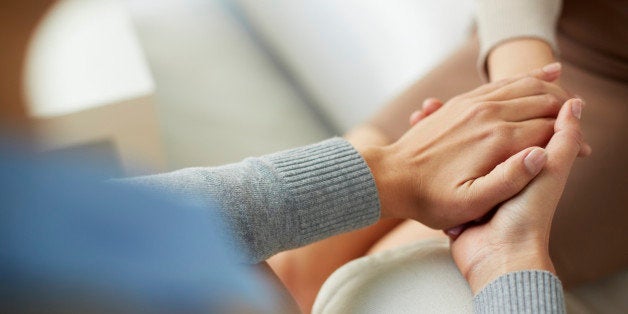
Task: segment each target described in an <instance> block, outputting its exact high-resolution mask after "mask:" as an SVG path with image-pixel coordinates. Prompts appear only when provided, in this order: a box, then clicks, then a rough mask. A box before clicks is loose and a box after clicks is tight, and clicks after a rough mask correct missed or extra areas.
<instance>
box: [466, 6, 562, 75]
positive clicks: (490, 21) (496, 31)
mask: <svg viewBox="0 0 628 314" xmlns="http://www.w3.org/2000/svg"><path fill="white" fill-rule="evenodd" d="M476 2H477V7H476V22H477V27H478V36H479V39H480V55H479V58H478V68H479V70H480V73H481V74H482V75H483V77H484V78H486V58H487V57H488V54H489V53H490V51H491V50H492V49H493V48H495V47H496V46H497V45H499V44H500V43H503V42H505V41H507V40H510V39H513V38H522V37H527V38H538V39H541V40H543V41H545V42H547V43H548V44H549V45H550V46H551V47H552V49H553V50H554V52H555V53H558V45H557V44H556V25H557V23H558V18H559V16H560V11H561V8H562V1H561V0H476Z"/></svg>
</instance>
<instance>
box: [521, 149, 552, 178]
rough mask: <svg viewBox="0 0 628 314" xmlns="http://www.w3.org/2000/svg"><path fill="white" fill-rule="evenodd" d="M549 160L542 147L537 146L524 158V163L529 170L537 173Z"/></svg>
mask: <svg viewBox="0 0 628 314" xmlns="http://www.w3.org/2000/svg"><path fill="white" fill-rule="evenodd" d="M546 161H547V153H546V152H545V150H544V149H542V148H535V149H533V150H532V151H531V152H529V153H528V156H526V158H525V159H524V160H523V163H524V164H525V165H526V168H528V171H530V173H532V174H537V173H539V171H541V169H543V166H545V162H546Z"/></svg>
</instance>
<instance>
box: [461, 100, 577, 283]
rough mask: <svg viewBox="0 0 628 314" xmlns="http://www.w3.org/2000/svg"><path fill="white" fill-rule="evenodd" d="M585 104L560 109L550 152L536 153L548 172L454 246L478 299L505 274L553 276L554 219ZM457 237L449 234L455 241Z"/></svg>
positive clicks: (468, 229) (539, 150)
mask: <svg viewBox="0 0 628 314" xmlns="http://www.w3.org/2000/svg"><path fill="white" fill-rule="evenodd" d="M581 110H582V101H581V100H579V99H572V100H570V101H569V102H567V103H566V104H565V105H564V106H563V108H562V109H561V111H560V113H559V116H558V118H557V120H556V126H555V133H554V135H553V136H552V138H551V140H550V142H549V144H548V145H547V148H546V149H545V150H543V149H542V148H534V149H533V153H534V154H535V156H536V158H538V163H539V164H543V163H546V164H545V167H544V169H543V171H542V172H541V173H540V174H539V175H538V176H537V177H536V178H535V179H534V180H533V181H532V182H531V183H530V184H529V185H528V186H527V187H526V188H525V189H524V190H523V191H522V192H521V193H520V194H518V195H517V196H515V197H514V198H512V199H510V200H508V201H507V202H505V203H504V204H502V205H500V206H499V208H498V209H497V210H496V212H495V214H494V216H493V217H492V218H490V220H489V221H488V222H486V223H484V224H479V225H477V224H476V225H467V226H466V229H465V230H464V231H462V233H461V234H460V235H459V236H458V237H457V239H455V240H454V241H453V243H452V246H451V250H452V256H453V258H454V261H455V262H456V264H457V265H458V268H459V269H460V271H461V273H462V274H463V275H464V276H465V278H466V279H467V280H468V281H469V284H470V286H471V289H472V290H473V292H474V293H477V292H479V291H480V290H481V289H482V288H483V287H484V286H485V285H487V284H488V283H490V282H491V281H493V280H494V279H496V278H497V277H499V276H501V275H504V274H506V273H509V272H512V271H517V270H526V269H540V270H548V271H552V272H554V268H553V266H552V262H551V260H550V257H549V251H548V246H549V234H550V228H551V224H552V217H553V216H554V212H555V210H556V206H557V204H558V201H559V199H560V196H561V194H562V192H563V189H564V187H565V183H566V181H567V177H568V175H569V171H570V169H571V166H572V164H573V162H574V159H575V158H576V156H577V155H578V152H579V151H580V148H581V146H582V144H583V143H582V135H581V131H580V123H579V118H580V113H581ZM457 233H458V232H457V231H456V232H453V234H452V232H451V231H450V235H452V236H454V237H455V236H456V234H457Z"/></svg>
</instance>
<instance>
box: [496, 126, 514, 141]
mask: <svg viewBox="0 0 628 314" xmlns="http://www.w3.org/2000/svg"><path fill="white" fill-rule="evenodd" d="M516 131H517V127H516V126H515V124H514V123H511V122H500V123H498V124H497V125H496V126H495V127H494V130H493V133H494V136H495V137H497V138H498V139H501V140H504V141H510V140H511V139H512V138H513V137H514V135H515V132H516Z"/></svg>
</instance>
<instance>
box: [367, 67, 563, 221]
mask: <svg viewBox="0 0 628 314" xmlns="http://www.w3.org/2000/svg"><path fill="white" fill-rule="evenodd" d="M559 74H560V66H558V65H556V64H553V65H550V66H546V67H545V68H544V70H536V71H534V72H532V73H530V74H529V75H527V76H522V77H518V78H511V79H507V80H502V81H499V82H494V83H490V84H486V85H483V86H481V87H479V88H477V89H475V90H473V91H471V92H469V93H466V94H463V95H460V96H458V97H455V98H453V99H452V100H450V101H449V102H447V103H446V104H445V105H443V106H442V108H440V110H438V111H437V112H434V113H433V114H431V115H430V116H429V117H427V118H425V119H423V121H422V122H421V123H419V124H417V125H415V126H414V127H413V128H412V129H411V130H410V131H408V132H407V133H406V134H405V135H404V136H403V137H402V138H401V139H399V140H398V141H397V142H396V143H394V144H392V145H390V146H387V147H383V148H382V147H370V148H363V149H362V151H361V153H362V155H363V156H365V159H366V161H367V163H368V164H369V166H370V167H371V170H372V171H373V173H374V176H375V181H376V184H377V187H378V191H379V194H380V202H381V205H382V216H384V217H400V218H412V219H415V220H418V221H420V222H422V223H424V224H426V225H428V226H430V227H433V228H451V227H454V226H457V225H459V224H462V223H465V222H467V221H472V220H474V219H477V218H480V217H482V216H483V215H484V214H486V213H487V212H488V211H489V210H490V209H492V208H493V207H494V206H495V205H497V204H499V203H500V202H502V201H505V200H507V199H509V198H510V197H512V196H514V195H515V194H517V193H518V192H519V191H520V190H521V189H523V188H524V187H525V186H526V185H527V183H528V182H529V181H530V180H531V179H532V178H534V176H536V174H537V173H538V172H539V171H540V169H541V167H542V164H539V163H538V155H537V154H536V153H532V154H531V152H532V148H530V147H532V146H544V145H545V144H546V143H547V141H548V140H549V138H550V137H551V136H552V134H553V126H554V117H555V116H556V114H557V113H558V111H559V110H560V106H561V104H562V102H564V101H565V100H566V99H567V97H568V95H567V93H566V92H565V91H564V90H562V89H560V88H558V87H557V86H555V85H553V84H550V83H548V81H553V80H555V79H556V78H558V76H559Z"/></svg>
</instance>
